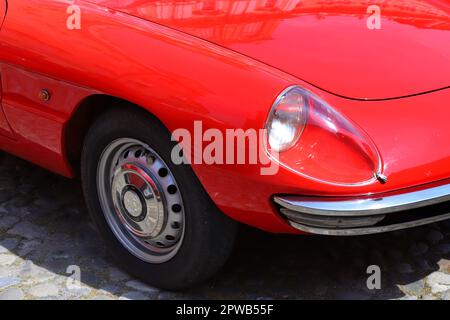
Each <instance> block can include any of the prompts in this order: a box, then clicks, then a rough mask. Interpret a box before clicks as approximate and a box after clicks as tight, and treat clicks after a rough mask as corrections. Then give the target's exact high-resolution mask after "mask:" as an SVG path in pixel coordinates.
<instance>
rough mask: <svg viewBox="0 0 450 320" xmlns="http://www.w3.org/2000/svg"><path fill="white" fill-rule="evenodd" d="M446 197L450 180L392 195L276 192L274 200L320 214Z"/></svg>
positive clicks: (381, 210)
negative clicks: (338, 195)
mask: <svg viewBox="0 0 450 320" xmlns="http://www.w3.org/2000/svg"><path fill="white" fill-rule="evenodd" d="M449 200H450V184H446V185H441V186H438V187H433V188H428V189H423V190H418V191H412V192H407V193H402V194H397V195H392V196H384V197H380V196H374V197H366V198H362V197H361V198H350V197H348V198H326V197H301V196H276V197H275V198H274V201H275V202H276V203H278V204H279V205H281V206H282V207H284V208H287V209H289V210H292V211H297V212H302V213H308V214H313V215H322V216H342V217H346V216H366V215H378V214H386V213H392V212H398V211H404V210H410V209H414V208H420V207H425V206H429V205H433V204H437V203H441V202H445V201H449Z"/></svg>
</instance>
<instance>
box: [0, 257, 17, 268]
mask: <svg viewBox="0 0 450 320" xmlns="http://www.w3.org/2000/svg"><path fill="white" fill-rule="evenodd" d="M14 261H16V257H15V256H13V255H12V254H0V266H9V265H12V264H13V263H14Z"/></svg>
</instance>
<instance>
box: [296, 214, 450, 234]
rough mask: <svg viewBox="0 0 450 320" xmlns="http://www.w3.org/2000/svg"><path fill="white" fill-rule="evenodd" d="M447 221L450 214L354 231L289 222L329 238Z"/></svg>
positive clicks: (306, 230) (302, 229)
mask: <svg viewBox="0 0 450 320" xmlns="http://www.w3.org/2000/svg"><path fill="white" fill-rule="evenodd" d="M447 219H450V213H447V214H444V215H440V216H435V217H430V218H425V219H420V220H415V221H408V222H404V223H398V224H392V225H387V226H379V227H368V228H353V229H325V228H316V227H310V226H305V225H302V224H298V223H295V222H292V221H289V224H290V225H291V226H292V227H294V228H295V229H298V230H300V231H304V232H308V233H312V234H319V235H327V236H361V235H368V234H375V233H383V232H389V231H395V230H401V229H407V228H413V227H418V226H422V225H425V224H429V223H433V222H438V221H443V220H447Z"/></svg>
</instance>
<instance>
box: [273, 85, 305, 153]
mask: <svg viewBox="0 0 450 320" xmlns="http://www.w3.org/2000/svg"><path fill="white" fill-rule="evenodd" d="M307 116H308V102H307V97H306V96H305V95H304V94H303V91H302V90H301V89H300V88H299V87H291V88H288V89H286V90H285V91H284V92H282V93H281V94H280V95H279V96H278V98H277V100H276V101H275V103H274V105H273V106H272V109H271V111H270V114H269V117H268V119H267V123H266V130H267V134H268V143H269V146H270V148H271V149H272V150H274V151H276V152H282V151H286V150H288V149H290V148H292V147H293V146H295V144H296V143H297V141H298V139H299V138H300V136H301V134H302V132H303V129H304V128H305V124H306V118H307Z"/></svg>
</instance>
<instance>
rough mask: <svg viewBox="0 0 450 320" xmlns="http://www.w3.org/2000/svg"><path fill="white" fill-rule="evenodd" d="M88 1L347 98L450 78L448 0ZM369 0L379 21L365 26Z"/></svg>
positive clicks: (421, 88)
mask: <svg viewBox="0 0 450 320" xmlns="http://www.w3.org/2000/svg"><path fill="white" fill-rule="evenodd" d="M90 2H95V3H97V4H100V5H104V6H106V7H109V8H111V9H115V10H117V11H121V12H124V13H127V14H130V15H134V16H137V17H139V18H143V19H146V20H149V21H152V22H155V23H158V24H161V25H165V26H167V27H170V28H174V29H177V30H180V31H182V32H185V33H188V34H190V35H193V36H195V37H198V38H202V39H204V40H207V41H210V42H213V43H215V44H217V45H219V46H223V47H226V48H229V49H231V50H234V51H236V52H239V53H241V54H244V55H247V56H250V57H252V58H254V59H256V60H259V61H261V62H264V63H266V64H268V65H271V66H273V67H275V68H278V69H280V70H283V71H284V72H286V73H289V74H292V75H294V76H296V77H297V78H299V79H301V80H303V81H306V82H308V83H310V84H312V85H314V86H316V87H319V88H321V89H323V90H326V91H328V92H331V93H333V94H336V95H340V96H343V97H347V98H353V99H367V100H379V99H392V98H398V97H404V96H410V95H416V94H420V93H425V92H430V91H434V90H439V89H443V88H447V87H449V86H450V4H449V2H448V1H447V0H384V1H364V0H360V1H357V0H355V1H352V0H350V1H348V0H301V1H300V0H275V1H262V0H240V1H192V0H189V1H180V0H177V1H149V0H129V1H127V0H90ZM374 3H375V4H376V3H378V8H379V9H380V14H381V15H380V29H377V28H375V29H371V28H369V27H368V21H369V25H371V26H373V24H371V23H370V22H372V21H374V20H373V19H374V17H375V16H374V12H375V14H376V11H373V10H376V9H377V8H374V7H371V8H369V6H370V5H371V4H374ZM368 11H369V12H370V13H368ZM369 17H371V18H370V19H369V20H368V18H369Z"/></svg>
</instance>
